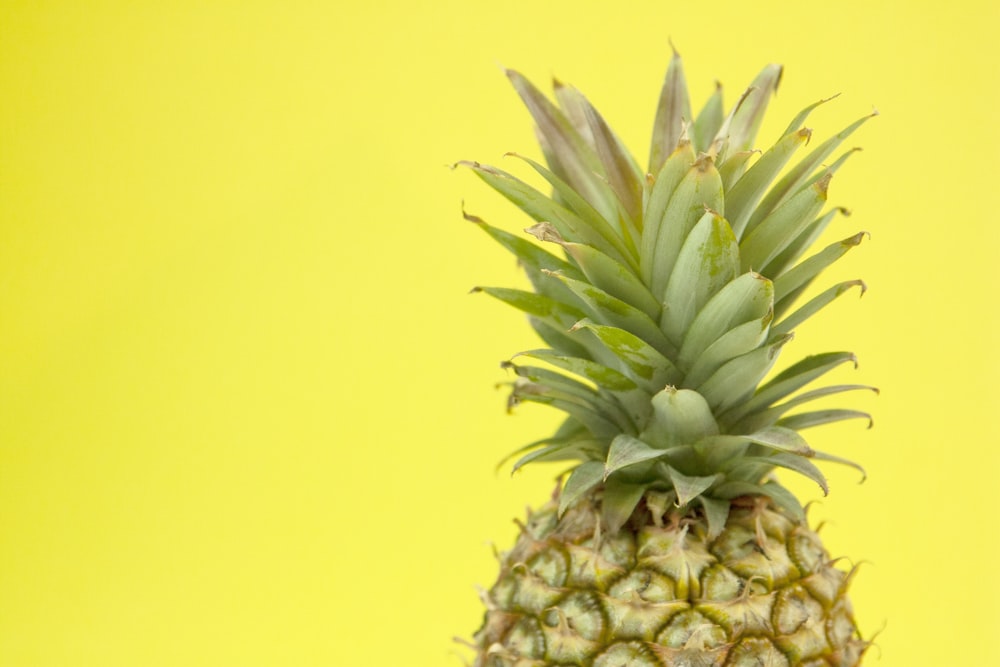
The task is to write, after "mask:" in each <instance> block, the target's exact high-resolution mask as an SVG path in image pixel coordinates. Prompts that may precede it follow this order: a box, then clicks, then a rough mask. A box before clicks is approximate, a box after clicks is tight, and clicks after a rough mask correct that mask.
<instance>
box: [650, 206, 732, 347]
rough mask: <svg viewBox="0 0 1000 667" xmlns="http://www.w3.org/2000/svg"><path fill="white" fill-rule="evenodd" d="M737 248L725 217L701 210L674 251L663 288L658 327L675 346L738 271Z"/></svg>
mask: <svg viewBox="0 0 1000 667" xmlns="http://www.w3.org/2000/svg"><path fill="white" fill-rule="evenodd" d="M739 262H740V252H739V248H738V247H737V245H736V237H735V236H733V231H732V230H731V229H730V228H729V223H728V222H726V220H725V219H724V218H723V217H722V216H720V215H718V214H716V213H714V212H712V211H705V213H704V214H703V215H702V217H701V220H700V221H699V222H698V223H697V224H696V225H695V226H694V228H693V229H692V230H691V233H690V234H688V236H687V238H686V239H685V240H684V244H683V245H682V246H681V249H680V252H679V253H678V255H677V261H676V263H675V264H674V266H673V271H672V272H671V275H670V278H669V280H668V281H667V285H666V289H665V290H664V292H663V302H664V307H663V314H662V315H661V319H660V328H662V330H663V332H664V333H665V334H666V335H667V338H668V339H669V340H670V341H671V342H673V343H674V345H676V346H678V347H679V346H680V344H681V343H682V342H683V341H684V336H685V334H686V333H687V332H688V330H689V329H690V327H691V323H692V322H693V321H694V318H695V316H697V314H698V313H699V312H701V310H702V308H703V307H704V306H705V304H706V303H708V301H709V300H710V299H711V298H712V297H713V296H715V295H716V294H717V293H718V292H719V291H720V290H722V288H723V287H725V286H726V285H727V284H728V283H729V282H731V281H732V280H733V279H734V278H735V277H736V275H737V273H738V272H739Z"/></svg>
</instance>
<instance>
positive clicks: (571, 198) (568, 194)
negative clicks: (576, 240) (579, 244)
mask: <svg viewBox="0 0 1000 667" xmlns="http://www.w3.org/2000/svg"><path fill="white" fill-rule="evenodd" d="M507 155H508V156H510V157H515V158H518V159H520V160H523V161H524V162H526V163H528V164H529V165H530V166H531V168H532V169H534V170H535V171H536V172H538V174H539V175H541V176H542V178H544V179H545V180H546V181H548V182H549V184H550V185H551V186H552V188H553V190H554V191H555V193H556V194H557V195H558V196H559V200H560V201H561V202H562V203H563V204H564V205H565V206H566V207H568V208H569V209H570V210H571V211H572V212H574V213H575V214H576V215H577V216H578V217H579V218H580V221H581V222H582V223H583V224H585V225H587V226H589V227H590V228H591V229H592V230H593V231H594V232H595V233H596V234H597V235H598V236H600V238H602V239H603V240H604V242H606V243H607V244H608V245H609V246H610V247H612V248H614V249H615V251H616V253H617V255H618V256H620V257H624V258H625V259H626V261H627V262H628V265H629V266H630V267H632V269H635V268H636V267H637V266H638V260H637V259H634V258H633V255H634V254H635V253H634V252H633V251H631V250H630V249H629V247H628V245H627V244H626V242H625V241H624V240H623V238H622V236H623V232H622V231H621V229H620V225H619V224H618V222H619V221H618V219H617V218H615V219H614V220H607V219H606V218H605V217H604V216H603V215H601V213H600V211H598V210H597V209H595V208H594V207H593V206H592V205H591V204H590V202H588V201H587V200H585V199H584V198H583V197H581V196H580V194H579V193H578V192H577V191H576V190H574V189H573V188H572V186H570V185H569V184H568V183H566V181H564V180H562V179H561V178H559V176H557V175H556V174H555V173H553V172H552V171H550V170H548V169H546V168H545V167H544V166H543V165H541V164H539V163H538V162H536V161H535V160H532V159H531V158H527V157H524V156H523V155H519V154H517V153H508V154H507ZM610 197H611V194H610V192H609V194H608V198H610ZM602 254H603V253H602Z"/></svg>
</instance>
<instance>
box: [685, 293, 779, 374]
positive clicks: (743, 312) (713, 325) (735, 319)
mask: <svg viewBox="0 0 1000 667" xmlns="http://www.w3.org/2000/svg"><path fill="white" fill-rule="evenodd" d="M773 294H774V287H773V285H772V284H771V281H770V280H768V279H767V278H765V277H764V276H762V275H760V274H756V273H744V274H743V275H741V276H738V277H737V278H734V279H733V280H732V281H730V283H729V284H728V285H726V286H725V287H723V288H722V289H721V290H719V293H718V294H716V295H715V296H713V297H712V298H711V299H710V300H709V301H708V303H706V304H705V307H704V308H702V309H701V311H700V312H699V313H698V315H697V316H696V317H695V318H694V321H693V322H692V323H691V327H690V329H689V330H688V332H687V335H686V336H685V337H684V342H683V344H682V345H681V349H680V352H679V353H678V356H677V362H678V364H679V365H680V366H681V367H682V368H690V367H691V365H692V364H693V363H694V362H695V360H696V359H697V358H698V357H699V356H701V354H702V353H703V352H705V350H706V349H707V348H708V347H709V346H710V345H711V344H712V343H714V342H715V341H717V340H719V338H721V337H722V336H723V335H725V334H726V333H727V332H728V331H730V330H731V329H733V328H735V327H737V326H739V325H741V324H744V323H746V322H749V321H753V320H757V321H760V320H761V319H762V318H763V317H765V316H766V315H767V314H768V313H769V312H771V308H772V298H773Z"/></svg>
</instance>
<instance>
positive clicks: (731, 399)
mask: <svg viewBox="0 0 1000 667" xmlns="http://www.w3.org/2000/svg"><path fill="white" fill-rule="evenodd" d="M790 339H791V338H790V337H789V336H785V337H782V338H779V339H777V340H776V341H775V342H774V343H772V344H770V345H767V346H765V347H761V348H758V349H756V350H754V351H752V352H748V353H746V354H744V355H741V356H739V357H736V358H735V359H732V360H731V361H728V362H726V363H725V364H723V365H722V367H720V368H719V370H717V371H716V372H715V373H713V374H712V376H711V377H709V378H708V379H707V380H706V381H705V382H703V383H701V384H700V385H698V386H697V387H694V388H695V389H697V390H698V391H699V392H700V393H701V394H702V395H703V396H704V397H705V399H706V400H707V401H708V402H709V404H710V405H711V406H712V408H713V409H714V411H715V413H716V414H721V413H724V412H725V411H726V410H728V409H729V408H731V407H733V406H738V405H741V404H742V403H743V402H744V401H746V400H747V398H748V397H749V396H751V395H753V392H754V389H756V387H757V385H758V384H759V383H760V381H761V380H762V379H763V378H764V376H765V375H767V372H768V371H769V370H771V366H773V365H774V362H775V361H776V359H777V357H778V352H779V350H780V349H781V348H782V347H783V346H784V345H785V344H786V343H787V342H788V341H789V340H790ZM720 424H721V422H720Z"/></svg>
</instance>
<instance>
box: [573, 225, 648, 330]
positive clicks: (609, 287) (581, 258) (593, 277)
mask: <svg viewBox="0 0 1000 667" xmlns="http://www.w3.org/2000/svg"><path fill="white" fill-rule="evenodd" d="M563 247H564V248H565V249H566V253H567V254H568V255H569V256H570V257H572V258H573V259H574V260H575V261H576V263H577V265H579V266H580V268H581V269H582V270H583V273H584V275H585V276H586V277H587V280H589V281H590V282H591V283H592V284H593V285H594V286H595V287H598V288H599V289H602V290H604V291H605V292H607V293H608V294H610V295H612V296H614V297H616V298H618V299H621V300H622V301H624V302H625V303H628V304H630V305H632V306H634V307H635V308H638V309H639V310H641V311H642V312H644V313H645V314H646V315H648V316H649V317H650V318H652V319H653V320H657V319H659V317H660V302H659V301H658V300H657V299H656V298H654V297H653V295H652V294H651V293H650V291H649V288H647V287H646V285H645V284H644V283H643V282H642V281H641V280H639V277H638V276H637V275H636V274H635V273H633V272H632V271H631V270H630V269H628V268H626V267H625V266H623V265H622V264H620V263H619V262H616V261H615V260H613V259H611V258H610V257H608V256H607V255H605V254H604V253H602V252H600V251H599V250H595V249H594V248H592V247H591V246H588V245H584V244H581V243H564V244H563ZM563 274H564V275H566V276H567V277H569V278H575V277H576V276H574V275H572V274H569V273H565V272H563Z"/></svg>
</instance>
